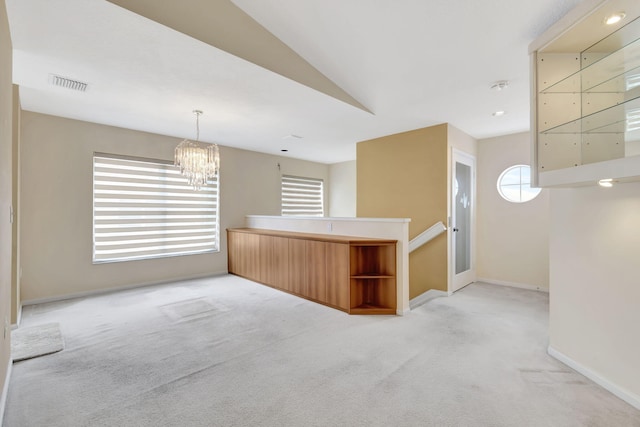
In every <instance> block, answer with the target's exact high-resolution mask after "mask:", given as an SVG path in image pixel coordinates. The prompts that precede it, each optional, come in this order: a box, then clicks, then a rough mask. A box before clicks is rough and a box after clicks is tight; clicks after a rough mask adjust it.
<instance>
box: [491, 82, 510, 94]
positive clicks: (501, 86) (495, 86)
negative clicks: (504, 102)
mask: <svg viewBox="0 0 640 427" xmlns="http://www.w3.org/2000/svg"><path fill="white" fill-rule="evenodd" d="M508 87H509V81H508V80H498V81H497V82H495V83H493V84H492V85H491V87H490V89H491V90H498V91H500V90H502V89H506V88H508Z"/></svg>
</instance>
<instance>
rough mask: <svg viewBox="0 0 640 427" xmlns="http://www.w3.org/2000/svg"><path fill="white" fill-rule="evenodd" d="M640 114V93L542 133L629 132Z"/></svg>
mask: <svg viewBox="0 0 640 427" xmlns="http://www.w3.org/2000/svg"><path fill="white" fill-rule="evenodd" d="M639 116H640V95H638V96H636V97H635V98H633V99H630V100H628V101H625V102H622V103H620V104H617V105H614V106H613V107H609V108H606V109H604V110H600V111H598V112H595V113H593V114H588V115H586V116H583V117H581V118H579V119H576V120H572V121H570V122H566V123H562V124H560V125H558V126H554V127H552V128H550V129H546V130H544V131H542V132H540V133H541V134H545V135H550V134H589V133H625V132H629V128H630V126H628V125H627V124H628V123H630V122H631V121H634V120H635V121H637V120H638V119H639ZM638 127H640V125H638Z"/></svg>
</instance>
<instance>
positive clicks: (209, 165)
mask: <svg viewBox="0 0 640 427" xmlns="http://www.w3.org/2000/svg"><path fill="white" fill-rule="evenodd" d="M194 113H195V114H196V140H195V141H189V140H188V139H185V140H183V141H182V142H181V143H180V144H178V146H177V147H176V149H175V158H174V162H175V165H176V166H177V167H179V168H180V173H181V174H182V175H184V176H185V177H186V178H187V181H188V182H189V185H191V186H193V188H194V189H195V190H200V188H202V186H204V185H206V184H207V181H209V180H210V179H211V178H214V177H216V176H217V175H218V171H219V170H220V150H219V149H218V145H217V144H208V143H206V142H200V141H199V139H200V121H199V118H200V115H201V114H202V111H200V110H195V111H194Z"/></svg>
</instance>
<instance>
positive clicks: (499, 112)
mask: <svg viewBox="0 0 640 427" xmlns="http://www.w3.org/2000/svg"><path fill="white" fill-rule="evenodd" d="M491 115H492V116H493V117H500V116H504V115H505V112H504V111H502V110H500V111H494V112H493V113H491Z"/></svg>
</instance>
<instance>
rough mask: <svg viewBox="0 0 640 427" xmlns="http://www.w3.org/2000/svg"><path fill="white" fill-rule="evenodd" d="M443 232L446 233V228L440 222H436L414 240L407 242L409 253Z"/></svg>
mask: <svg viewBox="0 0 640 427" xmlns="http://www.w3.org/2000/svg"><path fill="white" fill-rule="evenodd" d="M445 231H447V227H445V226H444V224H443V223H442V221H438V222H436V223H435V224H433V225H432V226H431V227H429V228H427V229H426V230H424V231H423V232H422V233H420V234H418V235H417V236H416V237H415V238H413V239H412V240H410V241H409V253H411V252H413V251H415V250H416V249H418V248H419V247H420V246H422V245H424V244H425V243H428V242H429V241H430V240H431V239H433V238H434V237H437V236H439V235H440V234H442V233H444V232H445Z"/></svg>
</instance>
